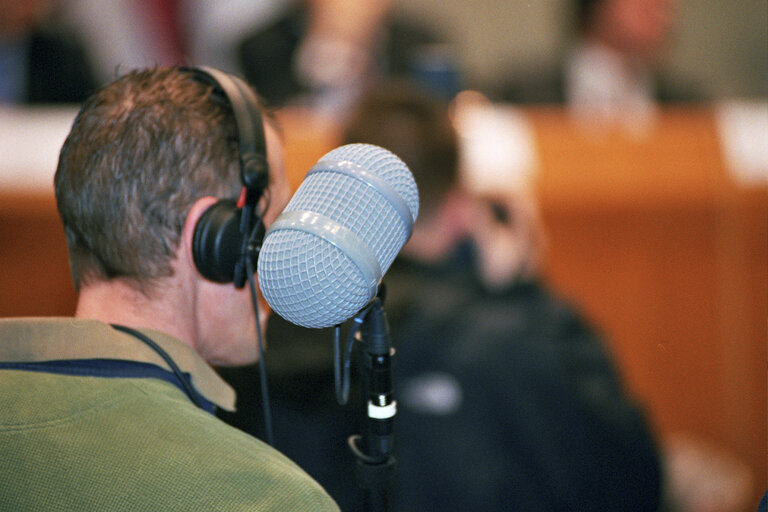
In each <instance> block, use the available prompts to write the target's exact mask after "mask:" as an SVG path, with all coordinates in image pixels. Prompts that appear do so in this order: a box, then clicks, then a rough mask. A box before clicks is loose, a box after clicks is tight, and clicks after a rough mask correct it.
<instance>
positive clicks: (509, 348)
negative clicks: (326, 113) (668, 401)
mask: <svg viewBox="0 0 768 512" xmlns="http://www.w3.org/2000/svg"><path fill="white" fill-rule="evenodd" d="M345 140H346V142H369V143H374V144H378V145H381V146H383V147H387V148H389V149H391V150H392V151H393V152H394V153H395V154H397V155H399V156H400V157H401V158H402V159H403V160H404V161H405V162H406V163H407V164H408V166H409V167H410V168H411V169H412V171H413V173H414V176H415V178H416V181H417V183H418V184H419V190H420V197H421V205H420V213H419V221H418V222H417V223H416V225H415V227H414V232H413V236H412V238H411V240H410V241H409V242H408V243H407V244H406V246H405V247H404V248H403V250H402V252H401V254H400V256H398V258H397V259H396V261H395V262H394V264H393V265H392V267H391V268H390V270H389V272H388V273H387V276H386V277H385V283H386V285H387V298H386V302H385V309H386V311H387V315H388V317H389V320H390V332H391V337H392V342H393V344H394V345H395V347H396V350H397V356H396V359H395V368H394V385H395V390H396V397H397V400H398V404H399V406H398V409H399V410H398V415H397V417H396V440H395V446H396V448H395V456H396V459H397V469H396V472H395V485H394V487H393V489H392V502H393V510H398V511H406V510H441V511H452V510H456V511H459V510H461V511H464V510H485V511H496V510H498V511H502V510H503V511H510V510H525V511H537V510H542V511H544V510H546V511H553V510H563V511H565V510H569V511H570V510H580V511H590V510H595V511H598V510H600V511H604V510H612V511H620V510H632V511H641V510H651V511H652V510H657V509H658V507H659V504H660V500H661V480H662V476H661V469H660V460H659V457H658V454H657V451H656V445H655V440H654V434H653V431H652V429H651V428H650V426H649V424H648V423H647V421H646V419H645V417H644V413H643V411H642V410H641V409H640V408H639V407H638V406H637V405H636V404H635V403H634V402H633V401H632V399H631V397H629V396H628V395H627V394H626V393H625V391H624V389H623V385H622V383H621V379H620V376H619V375H618V374H617V372H616V370H615V368H614V365H613V362H612V361H611V358H610V356H609V354H608V353H607V352H606V349H605V347H604V346H603V344H602V342H601V341H600V339H599V337H598V336H597V335H596V334H595V333H594V332H593V330H592V329H591V328H590V326H589V325H588V324H587V323H586V322H585V321H584V320H583V319H581V318H580V316H579V315H578V314H577V313H576V312H575V311H574V310H573V309H571V307H570V306H569V305H568V304H566V303H565V302H562V301H561V300H560V299H558V298H556V297H555V296H553V295H552V294H551V293H550V292H549V291H547V289H546V287H545V286H544V284H543V283H542V281H541V280H540V277H539V275H538V273H537V269H538V260H539V259H540V257H541V247H542V244H541V238H542V234H541V231H540V225H539V224H538V218H537V215H536V208H535V202H533V199H532V198H529V201H528V202H526V201H523V202H520V203H517V202H516V201H517V199H515V198H507V199H506V200H500V199H498V200H492V201H489V200H488V199H487V198H478V197H476V196H475V195H473V194H471V193H469V192H468V191H467V189H466V188H465V187H464V186H463V184H462V181H461V177H460V173H459V162H460V158H459V156H460V153H459V148H460V146H459V139H458V138H457V134H456V132H455V130H454V127H453V125H452V122H451V119H450V117H449V109H448V106H447V104H446V103H445V102H442V101H440V100H438V99H435V98H434V97H433V96H432V95H430V94H428V93H424V92H423V91H422V90H420V89H417V88H415V87H414V86H413V85H411V84H406V83H401V82H396V83H386V84H381V85H380V86H377V87H374V88H372V89H371V90H370V91H369V92H367V93H366V94H365V95H364V96H363V97H362V99H361V102H360V104H359V105H358V107H357V108H356V109H355V111H354V113H353V115H352V118H351V121H350V124H349V125H348V129H347V131H346V134H345ZM500 252H501V253H505V254H506V255H507V256H508V257H507V258H506V259H504V258H499V257H498V254H499V253H500ZM503 262H506V265H504V264H503ZM500 263H501V264H500ZM269 329H270V330H269V336H271V339H273V340H280V341H276V342H275V343H273V344H272V345H271V346H270V350H269V354H268V362H269V363H270V364H271V365H272V371H273V377H274V378H275V379H276V380H279V382H281V384H280V385H281V386H282V385H285V386H287V387H286V388H281V387H280V386H278V385H276V386H275V389H276V390H277V391H276V392H277V394H276V395H275V396H274V403H273V406H274V409H275V415H274V416H275V421H276V423H275V434H276V443H278V445H279V446H280V447H281V449H284V450H285V451H286V453H288V454H289V456H290V457H292V458H293V459H294V460H296V461H297V462H298V463H299V464H300V465H302V467H303V468H304V469H306V470H307V471H308V472H309V473H310V474H311V475H313V476H314V477H315V478H317V479H318V480H319V481H320V482H321V483H322V484H323V485H324V487H325V488H326V489H328V491H329V493H330V494H331V495H332V496H334V498H335V499H336V500H337V501H338V502H339V504H340V506H341V507H342V509H344V510H360V505H361V501H360V493H359V491H358V490H357V489H356V484H355V483H354V480H353V478H352V475H353V471H352V467H353V463H352V456H351V453H350V452H349V450H348V449H347V447H346V438H347V436H349V435H350V434H355V433H359V432H360V431H359V428H361V427H360V426H359V425H358V422H357V421H356V420H359V419H360V418H356V417H354V412H353V411H351V410H348V409H353V410H354V411H357V409H356V408H354V407H350V406H347V407H345V408H344V413H343V414H341V415H340V414H338V412H334V411H339V410H341V409H340V408H339V406H338V405H336V404H335V402H334V398H333V392H332V390H333V377H332V367H331V358H330V355H331V354H330V353H329V352H330V350H329V348H330V344H329V343H330V340H331V339H332V338H331V333H330V331H329V330H307V329H302V328H299V327H295V326H292V325H291V324H288V323H287V322H285V321H284V320H282V319H280V318H279V317H275V318H273V319H272V321H271V322H270V325H269ZM322 351H324V352H325V353H324V354H323V352H322ZM312 355H314V357H313V356H312ZM278 369H279V370H278ZM225 376H226V375H225ZM242 384H243V383H240V385H242ZM235 386H238V383H237V382H235ZM281 389H282V391H281ZM248 395H251V396H254V395H255V393H254V391H249V392H246V393H244V394H243V395H240V396H248ZM352 400H354V398H353V399H352ZM352 403H353V402H352ZM243 405H245V404H240V405H239V407H241V406H243ZM239 414H240V417H239V418H230V420H231V421H233V422H234V423H235V424H238V425H239V426H240V427H241V428H246V429H248V428H254V425H253V420H251V423H250V424H249V421H248V419H247V418H248V417H251V418H253V415H252V413H250V412H248V409H247V407H243V409H242V410H241V412H240V413H239ZM344 415H346V418H344V417H342V416H344Z"/></svg>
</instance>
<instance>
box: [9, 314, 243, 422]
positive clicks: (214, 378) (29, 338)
mask: <svg viewBox="0 0 768 512" xmlns="http://www.w3.org/2000/svg"><path fill="white" fill-rule="evenodd" d="M138 330H139V331H140V332H142V333H143V334H145V335H147V336H149V337H150V338H152V340H153V341H154V342H155V343H157V344H158V345H159V346H160V347H161V348H162V349H163V350H165V351H166V352H167V353H168V355H170V356H171V358H172V359H173V360H174V362H175V363H176V365H177V366H178V367H179V368H180V369H181V370H182V371H183V372H186V373H189V374H190V375H191V376H192V379H193V382H194V385H195V388H196V389H197V390H198V391H199V392H200V393H201V394H202V395H203V396H204V397H205V398H207V399H208V400H210V401H211V402H213V403H215V404H216V405H217V406H219V407H221V408H223V409H225V410H228V411H234V410H235V391H234V390H233V389H232V388H231V387H230V386H229V385H228V384H227V383H226V382H224V380H223V379H222V378H221V377H219V375H218V374H217V373H216V372H215V370H214V369H213V368H212V367H211V366H210V365H209V364H208V363H206V362H205V361H204V360H203V359H202V358H201V357H200V356H199V355H198V354H197V352H195V351H194V349H193V348H192V347H190V346H189V345H187V344H186V343H184V342H182V341H180V340H178V339H176V338H174V337H172V336H169V335H167V334H164V333H162V332H159V331H154V330H151V329H138ZM107 358H108V359H124V360H129V361H139V362H145V363H152V364H155V365H157V366H160V367H161V368H165V369H169V367H168V365H167V364H166V363H165V361H164V360H163V359H162V357H160V355H158V354H157V353H156V352H155V351H154V350H152V349H151V348H150V347H148V346H147V345H145V344H144V343H142V342H141V341H139V340H137V339H136V338H134V337H133V336H131V335H129V334H126V333H122V332H118V331H116V330H115V329H113V328H112V327H111V326H110V325H109V324H107V323H104V322H101V321H98V320H86V319H75V318H11V319H0V360H2V361H6V362H39V361H54V360H60V359H107Z"/></svg>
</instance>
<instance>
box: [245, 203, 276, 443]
mask: <svg viewBox="0 0 768 512" xmlns="http://www.w3.org/2000/svg"><path fill="white" fill-rule="evenodd" d="M264 197H265V203H266V204H265V206H264V208H263V211H262V214H261V215H258V221H257V222H256V225H255V226H253V229H252V231H251V235H250V237H249V240H248V255H247V256H246V258H245V266H246V270H247V272H246V273H247V274H248V285H249V288H250V291H251V303H252V304H253V316H254V318H255V319H256V340H257V348H258V351H259V380H260V383H261V402H262V409H263V411H264V429H265V432H266V438H267V443H268V444H269V445H270V446H274V445H275V440H274V435H273V433H272V410H271V407H270V402H269V388H268V384H267V364H266V362H265V360H264V341H263V336H262V331H261V319H260V318H259V305H258V304H259V298H258V294H257V292H256V279H255V278H254V275H255V273H256V269H254V268H253V258H251V255H252V254H253V253H258V251H259V249H260V247H256V245H255V238H256V234H257V233H258V231H259V228H260V226H261V225H262V224H263V223H264V215H263V212H264V211H266V210H267V208H268V207H269V195H268V194H266V193H265V196H264Z"/></svg>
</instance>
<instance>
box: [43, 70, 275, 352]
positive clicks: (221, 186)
mask: <svg viewBox="0 0 768 512" xmlns="http://www.w3.org/2000/svg"><path fill="white" fill-rule="evenodd" d="M264 128H265V134H266V139H267V141H266V142H267V146H268V151H267V156H268V159H269V164H270V173H269V174H270V176H269V194H267V195H268V197H269V202H270V208H269V210H268V211H267V213H266V214H265V216H264V221H265V223H266V224H267V225H269V223H270V222H271V221H272V220H274V218H275V217H276V216H277V213H279V211H280V209H281V208H282V207H283V206H284V205H285V203H286V202H287V198H288V193H289V191H288V185H287V180H286V177H285V173H284V169H283V167H282V154H281V148H280V143H279V139H278V136H277V133H276V130H275V128H274V126H272V125H271V124H270V123H265V125H264ZM55 187H56V198H57V203H58V208H59V213H60V215H61V218H62V221H63V224H64V229H65V232H66V236H67V243H68V246H69V251H70V260H71V266H72V272H73V277H74V280H75V284H76V287H77V288H78V290H79V291H80V300H79V302H78V313H77V314H78V315H79V316H89V317H93V318H99V319H102V320H106V321H112V322H118V323H120V322H119V320H120V319H121V318H122V319H124V318H125V315H126V314H127V313H126V312H125V309H126V308H125V307H124V308H123V310H122V311H115V310H116V309H117V308H116V307H113V308H112V310H111V311H106V310H105V307H104V306H102V305H101V303H104V302H108V303H111V302H112V301H115V303H119V301H121V300H123V302H124V304H123V306H126V305H127V306H128V309H129V310H130V311H134V312H138V311H141V313H137V314H135V315H134V317H135V318H132V319H125V323H129V322H128V321H129V320H133V321H135V322H136V323H138V322H141V325H144V326H149V327H152V325H151V324H152V323H153V320H156V321H155V322H154V323H155V324H156V325H154V327H157V328H160V329H161V330H163V329H164V330H165V331H166V332H169V333H170V334H177V335H178V336H179V337H181V338H183V339H186V340H187V341H188V342H189V343H190V344H192V345H193V346H194V347H195V348H197V349H198V351H199V352H201V353H202V354H203V356H204V357H206V359H208V360H209V361H212V362H216V363H223V364H236V363H245V362H250V361H252V360H253V359H254V358H255V352H254V350H255V344H254V343H253V340H254V336H255V327H254V325H253V324H254V321H253V313H252V310H251V309H250V297H249V295H248V290H247V289H239V290H237V289H235V287H234V286H233V285H232V284H220V283H214V282H212V281H208V280H207V279H204V278H203V277H202V275H201V274H200V273H199V271H198V270H197V268H196V265H195V264H194V262H193V260H194V258H193V257H192V245H193V244H192V239H193V234H194V232H195V226H196V224H197V220H198V219H199V218H200V216H201V215H202V213H203V212H204V211H205V209H206V208H208V207H209V206H211V205H212V204H213V203H215V202H216V199H217V198H235V197H237V196H238V195H239V193H240V190H241V187H242V183H241V180H240V168H239V145H238V132H237V127H236V123H235V119H234V114H233V111H232V108H231V106H230V105H229V103H228V101H226V98H224V97H223V96H222V95H221V94H220V93H215V92H214V91H213V87H212V86H211V85H207V84H206V83H204V81H201V80H200V79H199V76H197V75H195V74H193V73H191V72H189V71H185V70H180V69H176V68H164V69H150V70H140V71H133V72H130V73H128V74H127V75H125V76H123V77H121V78H119V79H118V80H116V81H114V82H112V83H111V84H109V85H107V86H105V87H104V88H102V89H101V90H99V91H98V92H97V93H95V94H94V95H93V96H92V97H90V98H89V99H88V100H87V101H86V102H85V103H84V104H83V106H82V108H81V111H80V113H79V114H78V116H77V118H76V119H75V122H74V124H73V126H72V130H71V132H70V134H69V136H68V137H67V140H66V141H65V143H64V146H63V148H62V151H61V155H60V158H59V165H58V169H57V171H56V177H55ZM265 201H266V200H264V201H262V206H264V203H265ZM126 297H127V298H126ZM126 303H127V304H126ZM160 306H162V308H161V307H160ZM141 307H143V308H144V310H141V309H140V308H141ZM147 310H148V311H156V312H157V313H153V314H152V315H147ZM161 312H162V313H165V316H166V317H167V318H166V319H165V321H160V320H159V317H160V316H161V315H160V313H161ZM121 315H122V316H121ZM148 316H149V317H150V318H148ZM153 317H158V318H153ZM265 318H266V317H264V318H262V321H263V320H264V319H265ZM172 319H178V321H177V322H176V323H177V325H169V324H173V323H174V321H173V320H172ZM179 323H183V324H184V325H183V326H180V325H178V324H179ZM181 331H185V332H181ZM218 339H225V340H228V339H232V340H234V341H232V342H231V343H230V342H218V341H217V340H218ZM246 340H247V343H248V345H247V346H246ZM232 354H234V355H232Z"/></svg>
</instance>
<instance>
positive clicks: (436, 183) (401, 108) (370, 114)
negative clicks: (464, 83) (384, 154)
mask: <svg viewBox="0 0 768 512" xmlns="http://www.w3.org/2000/svg"><path fill="white" fill-rule="evenodd" d="M344 139H345V142H347V143H352V142H367V143H369V144H376V145H378V146H381V147H384V148H386V149H389V150H390V151H392V152H393V153H395V154H396V155H397V156H399V157H400V158H401V159H402V160H403V161H404V162H405V164H406V165H407V166H408V168H409V169H410V170H411V172H412V173H413V177H414V179H415V180H416V183H418V186H419V198H420V199H419V216H420V218H421V219H426V218H428V217H430V216H431V215H432V214H433V213H435V211H436V210H437V208H438V207H439V206H440V205H441V203H442V202H443V201H444V199H445V198H446V196H447V194H448V192H449V191H450V190H451V189H452V188H453V187H454V186H455V185H457V183H458V178H459V177H458V158H459V155H458V151H459V150H458V138H457V135H456V131H455V130H454V128H453V124H452V122H451V119H450V116H449V109H448V105H447V104H446V103H445V102H443V101H441V100H439V99H437V98H435V97H434V96H432V95H430V94H428V93H427V92H425V91H422V90H421V89H419V88H417V87H416V86H415V85H412V84H410V83H408V82H385V83H382V84H379V85H378V86H376V87H373V88H372V89H370V90H369V91H367V92H366V93H365V94H364V96H363V97H362V98H361V100H360V103H359V104H358V106H357V108H356V110H355V111H354V113H353V115H352V117H351V118H350V120H349V122H348V124H347V127H346V130H345V134H344Z"/></svg>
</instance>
